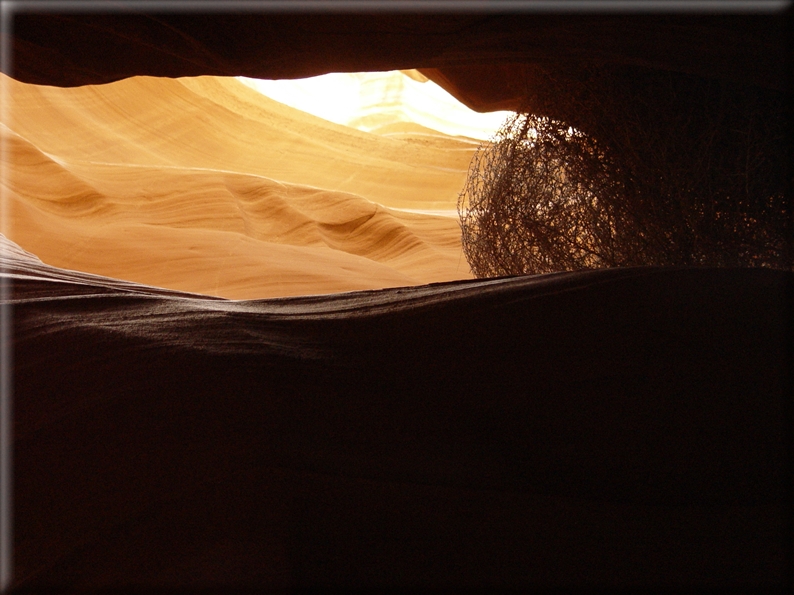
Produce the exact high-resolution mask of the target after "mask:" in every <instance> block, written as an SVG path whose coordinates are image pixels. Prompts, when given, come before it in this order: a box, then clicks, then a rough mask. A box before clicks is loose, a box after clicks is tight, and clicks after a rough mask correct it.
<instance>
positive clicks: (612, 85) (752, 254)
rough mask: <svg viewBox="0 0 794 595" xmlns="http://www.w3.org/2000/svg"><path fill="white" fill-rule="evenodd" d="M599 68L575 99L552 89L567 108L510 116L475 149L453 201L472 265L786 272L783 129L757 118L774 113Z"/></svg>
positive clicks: (723, 94)
mask: <svg viewBox="0 0 794 595" xmlns="http://www.w3.org/2000/svg"><path fill="white" fill-rule="evenodd" d="M599 76H601V79H602V80H600V81H599V85H594V84H592V83H591V85H590V87H589V88H590V90H591V93H590V94H589V95H586V96H582V95H578V96H577V95H576V94H575V93H570V92H568V93H566V91H567V90H566V89H565V88H564V87H561V86H558V88H557V89H556V91H557V93H556V96H557V97H567V98H568V101H569V104H570V110H569V111H570V113H571V114H572V117H570V118H566V120H565V121H562V120H556V119H552V118H548V117H539V116H536V115H532V114H530V113H517V114H516V115H515V116H513V117H511V118H509V119H508V120H507V121H506V122H505V123H504V125H503V126H502V128H501V129H500V130H499V131H498V132H497V134H496V135H495V136H494V137H493V138H492V139H491V141H489V142H488V143H485V144H483V145H482V146H481V147H480V149H479V150H478V151H477V153H476V154H475V156H474V159H473V161H472V163H471V165H470V168H469V174H468V179H467V182H466V186H465V188H464V189H463V191H462V193H461V194H460V197H459V199H458V212H459V215H460V218H461V228H462V240H463V249H464V253H465V255H466V258H467V259H468V261H469V265H470V267H471V269H472V272H473V273H474V274H475V275H477V276H478V277H495V276H502V275H516V274H535V273H545V272H553V271H566V270H578V269H584V268H600V267H620V266H635V265H662V266H665V265H690V266H767V267H774V268H786V269H791V268H792V261H791V240H792V228H791V212H790V207H789V204H788V203H787V193H786V183H787V172H786V169H787V168H786V162H785V157H786V155H787V151H786V149H787V146H786V144H785V142H782V141H783V140H784V139H785V132H784V127H783V124H782V122H781V121H779V120H778V119H776V118H774V117H773V118H768V117H767V118H761V117H759V116H758V114H759V113H761V114H762V115H763V114H768V113H772V114H777V113H780V114H782V113H783V110H782V109H781V110H778V111H777V112H776V111H774V110H775V109H777V108H776V107H775V106H773V108H774V109H772V110H771V112H770V110H769V109H767V110H766V111H764V110H760V111H759V110H758V109H757V108H758V107H759V106H758V103H759V101H760V100H759V99H758V98H757V97H755V96H754V95H753V94H752V93H737V92H736V91H735V90H732V89H729V90H728V91H726V90H725V88H724V86H723V87H720V86H717V87H716V90H715V86H714V84H712V83H697V81H696V82H695V84H693V83H692V81H683V82H684V83H688V85H684V86H683V87H682V86H681V85H680V84H679V85H678V86H676V84H675V83H681V80H680V77H679V79H671V78H668V79H666V81H665V80H662V81H659V80H651V81H649V80H647V78H646V79H645V80H643V79H640V80H641V81H642V82H643V83H644V85H640V86H638V85H637V84H636V79H632V83H631V84H620V83H621V80H620V79H619V78H618V77H617V76H616V75H614V74H611V75H610V74H607V75H605V74H604V73H603V72H601V73H599ZM551 82H554V81H551ZM660 82H667V83H668V84H667V86H666V87H662V89H661V90H660V85H659V83H660ZM698 84H699V85H700V86H698ZM704 85H705V86H704ZM599 89H600V91H601V92H600V93H599V92H598V91H599ZM693 89H694V90H695V91H697V92H698V93H700V95H696V97H695V100H693V97H692V95H693ZM682 90H683V91H686V93H687V95H686V101H682V100H681V99H680V95H682ZM761 107H764V106H761ZM575 126H576V127H575ZM585 129H586V130H588V131H592V132H591V133H589V134H586V133H585V132H582V130H585Z"/></svg>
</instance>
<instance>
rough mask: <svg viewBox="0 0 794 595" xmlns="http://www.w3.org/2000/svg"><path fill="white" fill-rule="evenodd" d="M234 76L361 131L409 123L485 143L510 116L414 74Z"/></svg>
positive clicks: (270, 95) (311, 111)
mask: <svg viewBox="0 0 794 595" xmlns="http://www.w3.org/2000/svg"><path fill="white" fill-rule="evenodd" d="M237 78H238V80H240V81H241V82H243V83H245V84H246V85H248V86H249V87H251V88H253V89H255V90H257V91H259V92H260V93H262V94H263V95H266V96H267V97H270V98H271V99H274V100H275V101H278V102H280V103H284V104H286V105H289V106H290V107H293V108H296V109H299V110H301V111H304V112H307V113H310V114H312V115H314V116H318V117H320V118H323V119H325V120H329V121H331V122H335V123H336V124H342V125H345V126H350V127H353V128H357V129H358V130H362V131H364V132H374V133H378V132H382V133H387V131H389V130H394V129H395V128H394V127H395V125H398V124H400V123H408V124H418V125H419V126H422V127H424V128H428V129H430V130H428V131H427V132H428V133H430V132H432V131H437V132H441V133H443V134H447V135H450V136H464V137H468V138H472V139H476V140H487V139H489V138H490V137H491V136H492V135H493V134H494V132H496V130H497V129H498V128H499V127H500V126H501V125H502V123H503V122H504V121H505V119H506V118H507V117H508V116H509V115H511V114H512V112H507V111H497V112H488V113H478V112H475V111H473V110H471V109H469V108H468V107H466V106H465V105H463V104H462V103H460V102H459V101H458V100H457V99H455V98H454V97H453V96H452V95H450V94H449V93H447V92H446V91H445V90H444V89H442V88H441V87H440V86H438V85H437V84H436V83H434V82H433V81H430V80H428V79H427V78H425V77H424V76H422V75H421V74H420V73H419V72H417V71H415V70H414V71H397V70H395V71H390V72H354V73H331V74H325V75H322V76H315V77H311V78H305V79H295V80H289V79H283V80H262V79H251V78H246V77H237Z"/></svg>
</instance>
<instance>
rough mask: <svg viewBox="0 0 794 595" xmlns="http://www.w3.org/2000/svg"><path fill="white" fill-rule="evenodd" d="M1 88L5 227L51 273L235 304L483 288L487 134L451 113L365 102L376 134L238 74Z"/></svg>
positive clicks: (12, 84) (7, 80)
mask: <svg viewBox="0 0 794 595" xmlns="http://www.w3.org/2000/svg"><path fill="white" fill-rule="evenodd" d="M393 75H396V76H397V77H402V78H403V79H405V81H408V83H410V84H415V85H419V86H420V87H421V86H422V85H423V83H419V82H417V81H415V80H413V79H411V78H409V77H408V76H404V75H401V74H399V73H393ZM397 80H398V81H399V78H398V79H397ZM2 83H3V86H4V101H5V103H6V106H5V110H4V121H3V126H2V138H3V143H4V145H3V146H4V151H3V159H4V167H5V170H4V175H3V203H4V204H3V206H4V217H3V224H2V230H0V231H2V233H4V234H5V235H6V236H7V237H8V238H9V239H11V240H12V241H14V242H16V243H18V244H19V245H20V246H22V247H23V248H24V249H26V250H28V251H30V252H32V253H33V254H35V255H37V256H38V257H39V258H41V259H42V260H43V261H44V262H46V263H47V264H50V265H53V266H58V267H62V268H68V269H75V270H80V271H85V272H90V273H95V274H101V275H106V276H109V277H114V278H119V279H125V280H130V281H136V282H141V283H146V284H150V285H155V286H159V287H165V288H171V289H177V290H182V291H191V292H199V293H204V294H208V295H215V296H221V297H227V298H233V299H252V298H265V297H275V296H289V295H300V294H322V293H333V292H340V291H351V290H359V289H376V288H384V287H396V286H404V285H416V284H424V283H430V282H437V281H450V280H455V279H466V278H470V277H471V273H470V271H469V267H468V264H467V262H466V259H465V257H463V256H462V251H461V245H460V228H459V225H458V221H457V217H456V212H455V207H456V201H457V197H458V194H459V192H460V190H461V188H462V187H463V184H464V182H465V178H466V171H467V168H468V165H469V162H470V159H471V156H472V154H473V152H474V150H475V149H476V147H477V146H478V143H479V141H478V140H477V139H475V138H471V137H466V136H460V135H458V136H452V135H449V134H444V133H443V132H440V131H439V130H436V129H433V128H430V127H429V126H428V124H432V125H434V126H436V127H437V128H442V127H443V126H442V125H441V122H440V119H439V118H436V120H435V121H430V122H428V121H427V118H425V119H424V120H423V122H424V123H419V122H412V121H408V119H407V118H408V116H410V114H408V116H406V113H407V112H406V110H402V111H400V110H399V109H397V108H396V107H395V105H392V106H391V108H392V109H391V112H390V111H389V110H388V109H387V110H386V111H385V112H384V114H385V115H384V116H383V117H382V118H380V119H378V118H377V117H376V115H375V111H374V107H373V102H372V101H371V102H370V104H369V105H368V106H366V109H365V110H364V112H362V113H364V116H362V118H363V119H364V120H367V121H368V122H369V123H370V125H369V128H370V130H371V131H370V132H366V131H364V130H359V129H357V128H355V127H351V126H348V125H344V124H339V123H334V122H330V121H328V120H327V119H323V118H320V117H317V116H314V115H311V114H309V113H306V112H303V111H300V110H298V109H295V108H292V107H289V106H287V105H285V104H283V103H280V102H277V101H275V100H273V99H270V98H268V97H265V96H264V95H262V94H261V93H259V92H257V91H254V90H253V89H251V88H250V87H249V86H247V85H246V84H243V83H242V82H240V81H239V80H237V79H234V78H216V77H199V78H186V79H176V80H174V79H159V78H152V77H135V78H131V79H126V80H122V81H119V82H116V83H111V84H107V85H97V86H85V87H77V88H56V87H46V86H36V85H27V84H22V83H19V82H17V81H14V80H12V79H10V78H8V77H3V78H2ZM428 84H429V83H424V85H428ZM373 101H374V100H373ZM412 109H413V108H412ZM408 111H409V112H410V110H408ZM398 112H399V113H398ZM413 113H414V115H416V113H418V112H417V110H416V109H414V110H413ZM420 119H421V118H420Z"/></svg>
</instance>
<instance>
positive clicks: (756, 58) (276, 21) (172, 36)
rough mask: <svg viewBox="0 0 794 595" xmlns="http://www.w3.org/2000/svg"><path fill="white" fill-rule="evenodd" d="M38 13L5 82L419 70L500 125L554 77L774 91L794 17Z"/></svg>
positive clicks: (782, 77) (19, 29)
mask: <svg viewBox="0 0 794 595" xmlns="http://www.w3.org/2000/svg"><path fill="white" fill-rule="evenodd" d="M34 6H35V5H34V4H28V5H27V7H26V5H24V4H23V5H21V10H18V12H16V13H15V14H13V19H12V23H11V31H12V37H13V42H12V44H11V50H12V59H11V61H10V64H7V65H6V69H7V70H9V69H10V70H11V72H7V73H6V74H10V75H12V76H13V77H14V78H16V79H17V80H20V81H23V82H27V83H35V84H41V85H55V86H62V87H68V86H77V85H86V84H98V83H107V82H110V81H115V80H118V79H122V78H126V77H130V76H135V75H150V76H162V77H183V76H198V75H216V76H239V75H244V76H248V77H255V78H302V77H309V76H315V75H320V74H324V73H327V72H334V71H337V72H355V71H378V70H395V69H407V68H418V69H421V70H422V72H424V73H425V74H426V75H427V76H429V77H430V78H431V79H433V80H434V81H436V82H437V83H439V84H440V85H441V86H443V87H444V88H446V89H447V90H448V91H450V92H451V93H452V94H453V95H455V96H456V97H457V98H458V99H460V100H461V101H462V102H463V103H465V104H467V105H468V106H469V107H471V108H473V109H475V110H478V111H490V110H496V109H518V108H519V107H521V105H522V102H524V101H525V100H526V96H527V90H528V89H531V88H533V84H538V83H539V82H542V81H543V80H544V79H543V76H545V73H548V72H552V73H554V72H557V71H567V70H569V69H570V68H575V67H578V66H579V65H581V64H592V65H595V66H597V67H607V68H612V67H635V68H640V69H650V70H656V71H669V72H673V73H683V74H686V75H696V76H698V77H704V78H707V79H717V80H721V81H725V82H727V83H730V84H739V85H751V86H754V87H759V88H762V89H766V90H775V91H782V90H784V87H785V85H786V81H787V72H788V65H787V59H788V42H787V39H788V36H787V32H789V29H790V19H789V17H788V15H787V13H785V12H781V13H766V14H760V13H756V14H701V15H693V14H614V13H612V14H608V13H605V14H530V13H516V14H495V13H493V14H492V13H489V12H483V13H480V14H456V13H443V14H426V13H425V14H421V13H419V14H406V13H399V12H386V11H384V12H380V13H372V14H363V13H361V14H355V13H350V14H344V13H329V12H325V13H311V12H307V13H284V12H271V13H267V12H265V13H263V12H253V11H250V12H248V13H246V12H239V13H231V12H222V11H216V12H214V13H211V12H208V13H200V12H198V11H195V12H181V13H180V12H171V13H165V12H164V13H161V14H155V13H151V14H142V13H140V12H127V13H121V12H115V13H112V12H105V13H100V12H93V13H89V12H86V13H78V12H74V11H73V12H61V13H55V12H41V13H35V12H32V11H33V7H34ZM218 6H220V5H218ZM574 82H575V81H574ZM530 107H531V106H530ZM543 109H546V110H548V109H549V108H548V107H545V108H544V107H542V106H538V110H541V111H542V110H543ZM549 115H554V114H549Z"/></svg>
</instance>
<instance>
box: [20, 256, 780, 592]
mask: <svg viewBox="0 0 794 595" xmlns="http://www.w3.org/2000/svg"><path fill="white" fill-rule="evenodd" d="M5 260H6V268H5V273H4V274H5V275H6V277H7V278H8V277H10V278H12V280H13V292H12V293H11V298H12V302H13V308H14V325H15V327H14V338H15V341H14V358H15V359H14V362H15V365H14V388H15V399H14V419H15V435H14V448H15V451H14V457H15V459H14V462H15V470H14V473H15V475H14V479H15V485H14V493H15V501H14V521H15V526H14V539H15V569H16V570H15V580H16V584H17V585H19V586H22V587H29V588H30V589H35V588H37V587H41V586H44V585H57V586H67V587H73V588H75V589H84V588H88V587H99V586H127V587H129V586H139V587H141V588H143V589H150V588H151V587H166V588H170V587H188V588H190V587H195V588H206V587H210V586H213V585H218V586H226V587H227V588H228V587H231V586H236V587H243V586H246V587H256V588H280V587H284V588H287V587H300V586H304V587H306V586H309V587H311V586H315V587H317V586H358V587H374V586H390V587H408V586H415V587H420V588H428V587H439V588H449V587H529V586H540V587H559V586H578V587H593V586H599V585H601V586H613V587H614V586H624V587H625V586H632V585H634V586H636V585H647V586H664V585H671V586H681V585H684V586H700V585H711V586H736V585H745V586H748V585H749V586H754V587H758V586H770V585H779V584H781V581H783V580H784V575H785V556H786V553H787V552H786V549H785V547H784V536H785V534H786V533H785V531H786V530H785V528H784V527H785V524H786V523H787V522H788V519H787V517H786V516H785V515H786V512H785V511H786V510H787V507H786V506H784V503H785V502H786V501H787V500H786V499H787V498H788V497H790V493H787V492H786V489H785V481H784V480H785V478H786V473H787V466H788V464H789V459H788V455H787V446H788V445H789V442H788V441H790V434H789V427H788V425H787V424H788V421H789V419H788V418H787V416H788V415H789V414H790V410H788V409H787V403H786V400H785V399H786V395H787V394H788V392H787V391H788V389H789V388H790V386H789V381H790V379H789V377H788V369H787V365H786V364H787V363H788V358H790V351H788V349H789V347H790V344H788V343H787V337H788V331H789V330H790V329H789V328H788V326H787V325H788V323H789V321H790V314H791V311H790V302H789V298H790V295H791V287H792V275H791V273H786V272H777V271H770V270H761V269H757V270H749V269H747V270H712V269H701V270H691V269H690V270H685V269H656V268H653V269H651V268H647V269H646V268H637V269H623V270H603V271H593V272H584V273H572V274H558V275H548V276H541V277H535V278H531V277H529V278H526V277H525V278H512V279H499V280H489V281H459V282H451V283H445V284H437V285H428V286H420V287H412V288H407V289H386V290H380V291H366V292H357V293H348V294H338V295H330V296H320V297H304V298H285V299H274V300H263V301H227V300H222V299H214V298H204V297H201V296H195V295H190V294H180V293H178V292H171V291H165V290H158V289H154V288H149V287H146V286H142V285H135V284H131V283H126V282H116V281H114V280H112V279H106V278H101V277H94V276H91V275H85V274H82V273H71V272H69V271H64V270H60V269H54V268H51V267H48V266H46V265H43V264H41V263H40V262H37V261H36V260H35V257H32V256H31V255H26V254H25V253H24V252H22V251H12V250H8V251H6V253H5Z"/></svg>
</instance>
